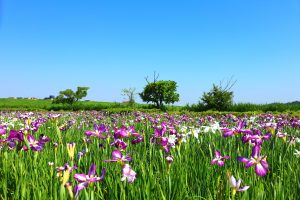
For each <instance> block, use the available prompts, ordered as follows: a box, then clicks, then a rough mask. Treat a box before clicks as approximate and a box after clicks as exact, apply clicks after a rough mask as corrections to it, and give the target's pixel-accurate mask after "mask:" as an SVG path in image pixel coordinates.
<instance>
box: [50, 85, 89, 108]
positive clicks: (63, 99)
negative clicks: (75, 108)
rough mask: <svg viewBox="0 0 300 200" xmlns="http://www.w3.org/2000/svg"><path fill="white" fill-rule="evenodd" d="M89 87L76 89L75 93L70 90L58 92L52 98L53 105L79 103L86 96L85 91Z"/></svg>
mask: <svg viewBox="0 0 300 200" xmlns="http://www.w3.org/2000/svg"><path fill="white" fill-rule="evenodd" d="M88 89H89V87H77V91H76V92H74V91H73V90H71V89H66V90H63V91H60V92H59V95H58V96H57V97H55V98H54V100H53V103H55V104H59V103H63V104H70V105H72V104H73V103H74V102H77V101H79V100H80V99H82V98H83V97H86V96H87V91H88Z"/></svg>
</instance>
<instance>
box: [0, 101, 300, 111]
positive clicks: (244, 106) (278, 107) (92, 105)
mask: <svg viewBox="0 0 300 200" xmlns="http://www.w3.org/2000/svg"><path fill="white" fill-rule="evenodd" d="M0 110H28V111H29V110H31V111H64V110H65V111H78V110H97V111H100V110H104V111H112V112H119V111H120V112H122V111H137V110H139V111H147V112H156V111H159V110H158V109H156V108H155V106H154V105H151V104H134V105H131V104H128V103H118V102H94V101H88V102H85V101H80V102H77V103H75V104H73V105H68V104H52V100H31V99H9V98H0ZM161 110H162V111H174V112H204V111H213V110H207V109H206V108H205V106H203V105H202V104H194V105H186V106H169V105H168V106H165V107H164V108H163V109H161ZM225 111H227V112H256V111H257V112H288V111H300V102H293V103H270V104H253V103H237V104H232V105H231V106H230V107H229V108H228V109H227V110H225Z"/></svg>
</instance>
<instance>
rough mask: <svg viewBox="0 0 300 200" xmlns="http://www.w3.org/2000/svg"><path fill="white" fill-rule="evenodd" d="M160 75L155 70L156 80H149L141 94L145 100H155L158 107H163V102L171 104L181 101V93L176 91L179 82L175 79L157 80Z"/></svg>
mask: <svg viewBox="0 0 300 200" xmlns="http://www.w3.org/2000/svg"><path fill="white" fill-rule="evenodd" d="M157 78H158V75H157V76H156V74H155V72H154V81H153V82H149V81H148V77H146V78H145V79H146V81H147V83H148V84H147V85H146V86H145V88H144V90H143V92H141V93H140V94H139V95H140V97H141V99H142V100H143V101H144V102H147V103H148V102H153V103H154V104H155V106H156V107H157V108H162V106H163V104H164V103H165V104H170V103H175V102H178V101H179V94H178V93H176V90H177V83H176V82H175V81H171V80H168V81H163V80H162V81H157Z"/></svg>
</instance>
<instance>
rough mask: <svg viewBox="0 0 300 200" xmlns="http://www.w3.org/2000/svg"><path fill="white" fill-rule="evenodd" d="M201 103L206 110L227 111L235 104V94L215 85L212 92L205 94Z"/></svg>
mask: <svg viewBox="0 0 300 200" xmlns="http://www.w3.org/2000/svg"><path fill="white" fill-rule="evenodd" d="M201 101H202V102H200V103H203V105H204V106H205V108H206V110H210V109H212V110H217V111H225V110H228V108H229V107H230V106H231V105H232V103H233V92H232V91H228V90H226V89H223V88H222V87H221V86H217V85H215V84H213V88H212V89H211V91H209V92H207V93H206V92H204V93H203V96H202V98H201Z"/></svg>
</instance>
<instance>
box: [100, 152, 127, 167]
mask: <svg viewBox="0 0 300 200" xmlns="http://www.w3.org/2000/svg"><path fill="white" fill-rule="evenodd" d="M111 155H112V157H113V159H111V160H104V162H120V163H121V165H124V162H126V161H128V162H130V161H131V160H132V158H131V157H130V156H128V155H123V154H122V153H121V152H120V151H118V150H114V151H113V152H112V153H111Z"/></svg>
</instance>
